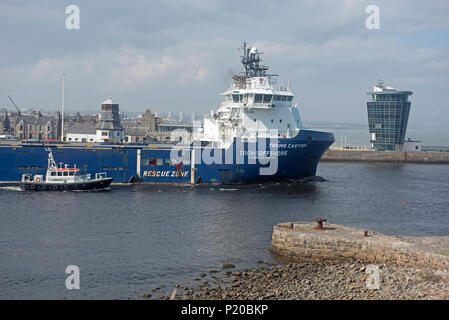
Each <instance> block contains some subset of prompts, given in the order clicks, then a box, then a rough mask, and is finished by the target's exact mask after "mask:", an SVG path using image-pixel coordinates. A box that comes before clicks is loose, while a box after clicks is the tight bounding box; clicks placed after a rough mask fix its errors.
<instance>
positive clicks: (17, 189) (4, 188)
mask: <svg viewBox="0 0 449 320" xmlns="http://www.w3.org/2000/svg"><path fill="white" fill-rule="evenodd" d="M0 189H1V190H6V191H23V190H22V189H21V188H20V187H18V186H6V187H0Z"/></svg>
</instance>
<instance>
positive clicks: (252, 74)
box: [201, 43, 302, 148]
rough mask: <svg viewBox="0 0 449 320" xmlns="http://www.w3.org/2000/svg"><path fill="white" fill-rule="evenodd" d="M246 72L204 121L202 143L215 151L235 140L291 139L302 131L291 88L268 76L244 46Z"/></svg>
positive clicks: (236, 78)
mask: <svg viewBox="0 0 449 320" xmlns="http://www.w3.org/2000/svg"><path fill="white" fill-rule="evenodd" d="M242 49H243V53H244V54H243V56H242V64H243V66H244V69H245V70H244V71H243V72H242V73H241V74H240V75H235V76H234V77H233V79H234V82H233V83H232V84H231V85H230V87H229V88H228V90H227V91H225V92H223V93H222V94H221V95H222V96H224V102H222V103H221V105H220V107H219V109H218V110H217V111H216V112H214V113H213V114H212V115H211V117H210V118H206V119H205V120H204V132H203V135H202V138H201V140H203V141H210V142H213V145H214V147H223V148H226V147H227V146H229V145H230V144H231V143H232V142H233V139H234V138H235V137H241V138H242V140H243V141H254V140H255V139H256V138H291V137H294V136H296V135H297V134H298V133H299V130H301V128H302V121H301V117H300V115H299V112H298V108H297V103H294V102H293V98H294V94H293V93H292V92H291V90H290V86H285V85H282V84H280V85H277V81H276V80H277V79H276V77H277V75H274V74H267V70H268V66H265V65H262V64H261V59H260V55H261V54H262V52H259V51H258V49H257V48H256V47H251V48H247V47H246V43H244V44H243V48H242Z"/></svg>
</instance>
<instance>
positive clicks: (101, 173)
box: [95, 172, 106, 180]
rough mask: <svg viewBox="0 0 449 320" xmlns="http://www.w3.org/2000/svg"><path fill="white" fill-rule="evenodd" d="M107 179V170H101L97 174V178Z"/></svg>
mask: <svg viewBox="0 0 449 320" xmlns="http://www.w3.org/2000/svg"><path fill="white" fill-rule="evenodd" d="M98 179H106V172H99V173H96V174H95V180H98Z"/></svg>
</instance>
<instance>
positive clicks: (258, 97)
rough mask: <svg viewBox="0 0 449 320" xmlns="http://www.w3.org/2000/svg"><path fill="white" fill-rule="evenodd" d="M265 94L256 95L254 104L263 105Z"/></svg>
mask: <svg viewBox="0 0 449 320" xmlns="http://www.w3.org/2000/svg"><path fill="white" fill-rule="evenodd" d="M262 96H263V94H256V95H255V97H254V103H262Z"/></svg>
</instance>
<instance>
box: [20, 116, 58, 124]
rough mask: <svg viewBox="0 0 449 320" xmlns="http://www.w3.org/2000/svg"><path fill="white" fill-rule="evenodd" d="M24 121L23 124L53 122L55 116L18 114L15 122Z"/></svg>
mask: <svg viewBox="0 0 449 320" xmlns="http://www.w3.org/2000/svg"><path fill="white" fill-rule="evenodd" d="M22 120H23V121H24V122H25V124H27V125H29V124H35V125H46V124H47V123H48V122H51V123H52V124H55V122H56V120H57V118H56V117H55V116H43V115H20V116H18V117H17V119H16V123H19V122H21V121H22Z"/></svg>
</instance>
